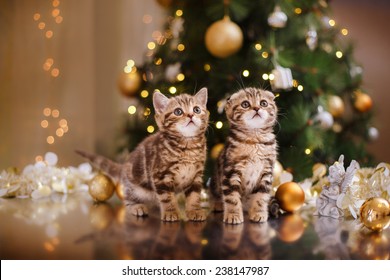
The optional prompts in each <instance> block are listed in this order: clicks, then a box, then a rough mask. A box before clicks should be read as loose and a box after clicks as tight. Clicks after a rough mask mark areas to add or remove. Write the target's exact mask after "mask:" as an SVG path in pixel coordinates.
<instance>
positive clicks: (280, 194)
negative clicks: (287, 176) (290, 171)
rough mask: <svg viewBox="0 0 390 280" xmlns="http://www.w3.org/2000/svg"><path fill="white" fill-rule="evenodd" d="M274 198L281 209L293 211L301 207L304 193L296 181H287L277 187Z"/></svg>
mask: <svg viewBox="0 0 390 280" xmlns="http://www.w3.org/2000/svg"><path fill="white" fill-rule="evenodd" d="M275 198H276V199H277V200H278V202H279V205H280V208H281V209H282V210H284V211H287V212H294V211H296V210H298V209H299V208H301V207H302V205H303V203H304V202H305V193H304V191H303V190H302V188H301V187H300V186H299V185H298V184H297V183H294V182H287V183H283V184H281V185H280V186H279V187H278V189H277V190H276V193H275Z"/></svg>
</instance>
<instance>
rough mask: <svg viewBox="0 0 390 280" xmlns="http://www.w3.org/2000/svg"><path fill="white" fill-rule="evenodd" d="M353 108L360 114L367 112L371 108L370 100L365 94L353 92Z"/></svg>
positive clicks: (358, 91)
mask: <svg viewBox="0 0 390 280" xmlns="http://www.w3.org/2000/svg"><path fill="white" fill-rule="evenodd" d="M354 106H355V108H356V109H357V110H358V111H360V112H362V113H365V112H368V111H369V110H370V109H371V108H372V99H371V97H370V96H369V95H368V94H367V93H364V92H362V91H360V90H357V91H355V102H354Z"/></svg>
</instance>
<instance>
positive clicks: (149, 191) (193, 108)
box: [78, 88, 209, 222]
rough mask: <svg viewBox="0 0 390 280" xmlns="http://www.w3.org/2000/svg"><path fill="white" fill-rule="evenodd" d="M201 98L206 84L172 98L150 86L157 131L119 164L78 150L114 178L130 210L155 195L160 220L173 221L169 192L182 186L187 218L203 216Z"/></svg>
mask: <svg viewBox="0 0 390 280" xmlns="http://www.w3.org/2000/svg"><path fill="white" fill-rule="evenodd" d="M206 103H207V89H206V88H202V89H201V90H200V91H199V92H198V93H197V94H196V95H195V96H191V95H188V94H181V95H178V96H175V97H172V98H167V97H165V96H164V95H163V94H161V93H159V92H155V93H154V95H153V105H154V109H155V119H156V122H157V125H158V127H159V132H157V133H155V134H153V135H151V136H149V137H147V138H146V139H144V140H143V141H142V142H141V143H140V144H139V145H138V146H137V147H136V148H135V150H134V151H133V152H131V153H130V154H129V156H128V159H127V160H126V161H125V162H124V163H123V164H119V163H115V162H113V161H111V160H109V159H106V158H104V157H102V156H97V155H90V154H87V153H85V152H80V151H78V153H79V154H81V155H82V156H84V157H86V158H88V159H90V160H91V161H92V163H94V165H95V167H97V168H98V169H101V170H102V171H103V172H104V173H105V174H107V175H108V176H110V177H111V178H112V179H113V181H114V182H115V183H121V184H123V186H124V188H125V204H126V205H127V206H129V207H130V211H131V213H132V214H133V215H135V216H145V215H147V214H148V210H147V207H146V205H145V204H146V203H148V202H153V201H156V200H157V201H158V202H159V205H160V210H161V220H163V221H171V222H173V221H177V220H179V209H178V205H177V201H176V196H175V193H177V192H180V191H183V192H184V194H185V197H186V206H185V211H186V215H187V218H188V219H189V220H192V221H203V220H205V219H206V214H205V212H204V211H203V210H202V209H201V206H200V192H201V189H202V186H203V169H204V163H205V160H206V137H205V131H206V128H207V126H208V118H209V114H208V111H207V109H206Z"/></svg>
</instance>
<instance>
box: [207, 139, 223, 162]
mask: <svg viewBox="0 0 390 280" xmlns="http://www.w3.org/2000/svg"><path fill="white" fill-rule="evenodd" d="M224 146H225V145H224V144H222V143H218V144H216V145H215V146H214V147H212V148H211V152H210V156H211V158H212V159H217V158H218V156H219V154H220V153H221V151H222V150H223V147H224Z"/></svg>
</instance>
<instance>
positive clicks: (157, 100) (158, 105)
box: [153, 91, 169, 114]
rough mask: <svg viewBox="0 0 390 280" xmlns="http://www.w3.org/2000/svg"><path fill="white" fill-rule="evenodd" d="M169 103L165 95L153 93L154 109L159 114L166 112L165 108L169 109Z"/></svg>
mask: <svg viewBox="0 0 390 280" xmlns="http://www.w3.org/2000/svg"><path fill="white" fill-rule="evenodd" d="M168 103H169V98H168V97H166V96H165V95H164V94H162V93H161V92H158V91H156V92H154V93H153V107H154V110H155V111H156V113H157V114H162V113H163V112H164V111H165V108H167V106H168Z"/></svg>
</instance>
